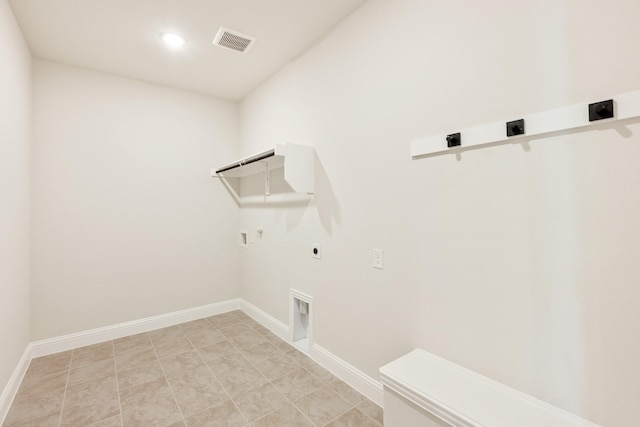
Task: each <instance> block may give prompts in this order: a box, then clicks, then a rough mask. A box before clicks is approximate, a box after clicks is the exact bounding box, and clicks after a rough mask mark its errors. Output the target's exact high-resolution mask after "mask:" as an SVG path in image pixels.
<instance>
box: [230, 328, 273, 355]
mask: <svg viewBox="0 0 640 427" xmlns="http://www.w3.org/2000/svg"><path fill="white" fill-rule="evenodd" d="M227 339H228V340H229V342H230V343H231V344H233V345H234V346H236V347H237V348H238V349H240V350H241V351H245V350H247V349H249V348H251V347H254V346H255V345H256V344H262V343H269V342H268V341H267V339H266V338H265V337H263V336H262V335H260V334H258V333H257V332H253V331H249V332H244V333H242V334H238V335H231V336H227Z"/></svg>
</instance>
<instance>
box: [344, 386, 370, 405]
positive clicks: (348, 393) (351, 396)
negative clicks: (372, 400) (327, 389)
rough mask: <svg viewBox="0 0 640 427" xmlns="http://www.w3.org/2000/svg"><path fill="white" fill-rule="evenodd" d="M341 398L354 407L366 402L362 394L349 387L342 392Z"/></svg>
mask: <svg viewBox="0 0 640 427" xmlns="http://www.w3.org/2000/svg"><path fill="white" fill-rule="evenodd" d="M348 387H349V386H348ZM341 396H342V397H343V398H345V399H346V400H347V401H348V402H349V403H351V404H352V405H354V406H356V405H359V404H360V403H362V402H365V401H366V400H367V398H366V397H364V396H363V395H362V394H360V393H358V392H357V391H356V390H354V389H353V388H351V387H349V389H348V390H344V391H343V393H342V394H341Z"/></svg>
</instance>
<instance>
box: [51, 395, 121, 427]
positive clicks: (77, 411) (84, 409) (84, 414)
mask: <svg viewBox="0 0 640 427" xmlns="http://www.w3.org/2000/svg"><path fill="white" fill-rule="evenodd" d="M119 413H120V405H119V404H118V399H117V397H113V398H110V399H107V400H104V399H94V400H84V401H81V402H79V403H77V404H74V405H71V406H67V405H66V403H65V407H64V409H63V410H62V422H61V423H60V426H61V427H67V426H69V427H77V426H88V425H90V424H93V423H97V422H98V421H103V420H106V419H108V418H111V417H114V416H116V415H118V414H119Z"/></svg>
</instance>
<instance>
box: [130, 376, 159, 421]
mask: <svg viewBox="0 0 640 427" xmlns="http://www.w3.org/2000/svg"><path fill="white" fill-rule="evenodd" d="M165 394H169V395H170V394H171V388H169V383H168V382H167V379H166V378H165V377H164V376H162V377H161V378H158V379H157V380H154V381H151V382H148V383H144V384H140V385H136V386H133V387H131V388H128V389H126V390H120V406H121V407H122V412H123V413H124V412H129V411H132V410H134V409H135V408H137V407H140V406H146V405H149V404H152V403H153V402H154V401H155V400H156V399H158V397H159V396H164V395H165Z"/></svg>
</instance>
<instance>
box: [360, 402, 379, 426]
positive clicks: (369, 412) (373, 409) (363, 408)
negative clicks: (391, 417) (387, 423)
mask: <svg viewBox="0 0 640 427" xmlns="http://www.w3.org/2000/svg"><path fill="white" fill-rule="evenodd" d="M357 408H358V409H359V410H360V412H362V413H363V414H365V415H366V416H368V417H369V418H371V419H372V420H373V421H375V422H377V423H378V424H380V425H382V424H383V422H384V421H383V420H384V412H383V410H382V408H381V407H379V406H378V405H376V404H375V403H373V402H372V401H370V400H369V399H365V400H364V401H363V402H362V403H360V404H359V405H358V406H357Z"/></svg>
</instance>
